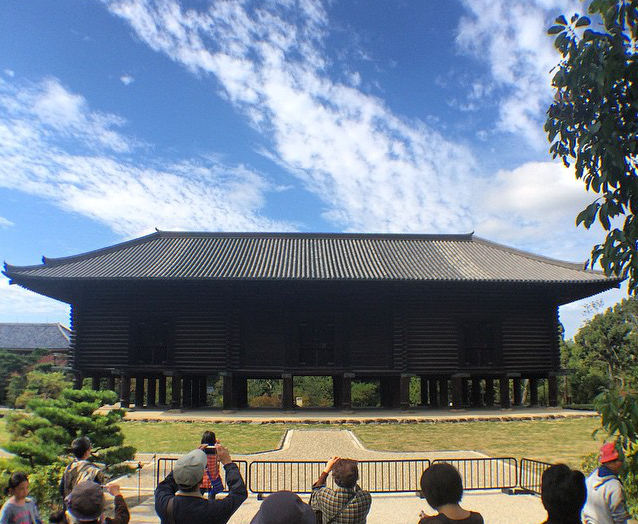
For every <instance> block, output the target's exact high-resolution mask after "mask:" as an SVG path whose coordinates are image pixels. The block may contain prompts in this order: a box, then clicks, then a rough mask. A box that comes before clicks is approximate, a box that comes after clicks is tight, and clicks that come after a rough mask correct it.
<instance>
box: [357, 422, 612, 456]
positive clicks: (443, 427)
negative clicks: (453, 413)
mask: <svg viewBox="0 0 638 524" xmlns="http://www.w3.org/2000/svg"><path fill="white" fill-rule="evenodd" d="M598 426H599V419H598V418H597V417H591V418H577V419H560V420H527V421H520V422H467V423H442V424H409V425H408V424H400V425H399V424H386V425H378V426H372V425H361V426H354V427H353V428H352V430H353V431H354V433H355V434H356V435H357V436H358V437H359V439H361V441H362V442H363V443H364V445H365V446H366V447H368V448H371V449H377V450H388V451H427V450H439V451H443V450H455V449H466V450H475V451H481V452H483V453H485V454H487V455H490V456H492V457H497V456H501V457H514V458H516V459H520V458H522V457H525V458H531V459H536V460H541V461H543V462H565V463H566V464H568V465H570V466H572V467H576V468H579V467H580V463H581V460H582V458H583V457H584V456H585V455H588V454H589V453H593V452H595V451H598V448H599V446H600V441H602V439H603V438H604V435H605V434H604V432H602V431H601V432H600V433H599V434H598V435H597V440H594V439H592V437H591V434H592V432H593V431H594V430H595V429H596V428H597V427H598Z"/></svg>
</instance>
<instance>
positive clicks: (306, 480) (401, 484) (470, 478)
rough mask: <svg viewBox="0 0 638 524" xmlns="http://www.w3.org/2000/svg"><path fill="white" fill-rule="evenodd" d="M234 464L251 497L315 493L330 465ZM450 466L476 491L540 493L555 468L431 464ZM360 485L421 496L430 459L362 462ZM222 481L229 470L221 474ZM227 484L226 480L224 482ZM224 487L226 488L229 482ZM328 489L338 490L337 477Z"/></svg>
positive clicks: (529, 463)
mask: <svg viewBox="0 0 638 524" xmlns="http://www.w3.org/2000/svg"><path fill="white" fill-rule="evenodd" d="M176 461H177V458H173V457H160V458H158V459H157V462H156V465H155V485H156V486H157V484H158V483H159V482H160V481H161V480H162V479H163V478H164V477H165V476H166V475H168V474H169V473H170V472H171V471H172V470H173V465H174V463H175V462H176ZM234 462H235V464H237V466H238V467H239V471H240V473H241V475H242V477H243V478H244V479H246V484H247V488H248V490H249V491H250V492H251V493H256V494H259V495H260V496H261V495H262V494H266V493H274V492H276V491H281V490H289V491H293V492H295V493H301V494H303V493H311V491H312V483H313V482H314V481H315V480H317V478H318V477H319V475H320V474H321V472H322V471H323V468H324V467H325V461H313V460H285V461H267V460H256V461H253V462H251V463H250V464H248V462H247V461H245V460H236V461H234ZM440 462H447V463H448V464H452V465H453V466H454V467H455V468H456V469H458V471H459V473H460V474H461V478H462V479H463V487H464V489H465V490H467V491H472V490H475V491H476V490H492V489H502V490H515V491H516V490H517V489H518V488H521V489H522V490H523V491H524V492H527V493H538V494H539V493H540V488H541V476H542V474H543V472H544V471H545V470H546V469H547V468H548V467H549V466H551V464H548V463H547V462H540V461H537V460H532V459H526V458H523V459H521V460H520V463H519V461H517V460H516V459H515V458H513V457H496V458H491V457H488V458H459V459H456V458H449V459H436V460H433V461H432V463H433V464H434V463H440ZM358 465H359V485H360V486H361V487H362V488H363V489H365V490H367V491H369V492H370V493H418V492H419V491H420V485H419V481H420V479H421V473H423V471H424V470H425V469H427V468H428V467H429V466H430V460H428V459H426V458H417V459H408V460H360V461H358ZM220 470H221V471H220V472H221V474H222V479H224V469H223V468H220ZM224 480H225V479H224ZM224 486H227V483H226V482H225V481H224ZM328 486H331V487H334V482H333V480H332V475H331V476H330V477H329V478H328Z"/></svg>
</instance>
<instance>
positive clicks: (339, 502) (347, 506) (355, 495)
mask: <svg viewBox="0 0 638 524" xmlns="http://www.w3.org/2000/svg"><path fill="white" fill-rule="evenodd" d="M330 472H332V478H333V480H334V482H335V484H336V485H337V487H336V489H332V488H329V487H327V486H326V480H327V478H328V475H329V474H330ZM358 480H359V467H358V465H357V461H356V460H352V459H347V458H340V457H332V458H331V459H330V460H329V461H328V462H327V463H326V467H325V468H324V470H323V472H322V473H321V475H319V478H318V479H317V481H316V482H315V483H314V484H313V485H312V495H311V497H310V505H311V506H312V509H314V510H315V511H320V512H321V514H322V518H323V522H330V523H331V524H363V523H364V522H365V521H366V519H367V516H368V513H369V511H370V506H371V505H372V497H371V496H370V493H369V492H367V491H365V490H363V489H361V488H360V487H359V485H358V484H357V481H358Z"/></svg>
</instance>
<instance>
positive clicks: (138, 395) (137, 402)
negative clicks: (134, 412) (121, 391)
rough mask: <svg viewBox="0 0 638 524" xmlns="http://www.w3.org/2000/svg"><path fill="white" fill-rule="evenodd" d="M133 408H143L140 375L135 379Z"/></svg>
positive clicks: (142, 387)
mask: <svg viewBox="0 0 638 524" xmlns="http://www.w3.org/2000/svg"><path fill="white" fill-rule="evenodd" d="M135 407H136V408H143V407H144V377H143V376H140V375H137V376H136V377H135Z"/></svg>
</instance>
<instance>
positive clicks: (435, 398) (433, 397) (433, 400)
mask: <svg viewBox="0 0 638 524" xmlns="http://www.w3.org/2000/svg"><path fill="white" fill-rule="evenodd" d="M428 386H429V387H428V389H429V393H430V395H429V396H430V407H433V408H438V407H439V392H438V388H437V387H436V386H437V379H436V378H434V377H430V380H429V381H428Z"/></svg>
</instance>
